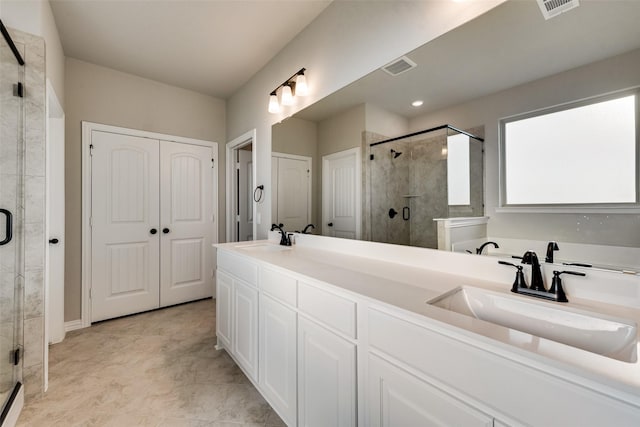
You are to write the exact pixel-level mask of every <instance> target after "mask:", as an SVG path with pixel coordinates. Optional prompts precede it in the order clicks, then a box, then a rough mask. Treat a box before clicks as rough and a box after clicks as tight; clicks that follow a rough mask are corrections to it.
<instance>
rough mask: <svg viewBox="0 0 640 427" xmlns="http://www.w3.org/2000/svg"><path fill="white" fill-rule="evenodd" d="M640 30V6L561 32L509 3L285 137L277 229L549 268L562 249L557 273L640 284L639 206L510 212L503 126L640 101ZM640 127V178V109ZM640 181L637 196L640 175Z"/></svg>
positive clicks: (543, 160)
mask: <svg viewBox="0 0 640 427" xmlns="http://www.w3.org/2000/svg"><path fill="white" fill-rule="evenodd" d="M639 18H640V2H633V1H612V2H611V1H589V2H582V3H581V4H580V6H579V7H577V8H575V9H573V10H571V11H569V12H567V13H564V14H562V15H560V16H557V17H555V18H552V19H549V20H545V19H544V17H543V16H542V14H541V12H540V9H539V7H538V5H537V3H536V2H535V1H533V0H530V1H515V0H512V1H507V2H505V3H503V4H501V5H500V6H498V7H496V8H495V9H492V10H491V11H489V12H487V13H486V14H484V15H482V16H480V17H478V18H476V19H474V20H473V21H470V22H468V23H467V24H465V25H463V26H461V27H458V28H456V29H454V30H452V31H451V32H449V33H447V34H445V35H443V36H441V37H439V38H438V39H436V40H434V41H432V42H429V43H427V44H425V45H424V46H422V47H420V48H418V49H416V50H415V51H412V52H408V53H407V54H406V56H405V57H404V59H403V62H404V63H403V64H400V65H404V66H407V67H408V68H409V69H408V70H406V71H403V72H400V73H397V74H396V75H392V74H393V73H392V74H390V73H388V72H387V71H385V70H384V69H380V70H377V71H375V72H373V73H371V74H369V75H368V76H366V77H364V78H362V79H360V80H358V81H356V82H354V83H352V84H351V85H349V86H347V87H345V88H343V89H342V90H340V91H338V92H336V93H334V94H332V95H330V96H328V97H326V98H324V99H322V100H320V101H319V102H317V103H315V104H313V105H311V106H309V107H308V108H306V109H304V110H302V111H300V112H298V113H297V114H295V115H294V116H292V117H290V118H287V119H285V120H284V121H282V122H281V123H278V124H276V125H274V126H273V128H272V149H273V157H272V165H273V168H272V172H273V173H272V176H273V179H272V185H273V190H274V193H273V194H274V197H273V204H272V218H273V222H281V223H283V224H284V227H285V228H286V229H288V230H292V231H296V230H298V231H302V229H303V228H304V227H305V225H306V224H308V223H312V224H314V225H315V229H314V230H312V231H313V232H315V233H316V234H323V235H332V236H338V237H346V238H360V239H367V240H375V241H385V242H389V243H396V244H414V245H418V246H425V247H432V248H440V249H446V250H454V251H459V252H467V251H468V252H472V253H473V254H476V252H477V249H480V247H481V246H482V243H484V242H487V241H490V240H491V241H495V242H496V243H498V246H499V247H497V248H496V247H494V245H490V246H487V247H485V248H484V251H483V254H485V255H487V254H488V255H500V256H508V255H522V253H523V252H524V251H525V250H527V249H534V250H536V251H538V252H542V255H541V256H542V257H543V258H544V251H545V250H546V248H547V246H548V242H550V241H556V242H558V248H559V249H558V250H556V251H554V253H553V254H552V255H555V258H554V262H568V263H580V264H585V265H592V266H593V267H596V268H597V267H603V268H613V269H618V270H628V271H636V272H637V271H640V210H638V208H637V205H636V206H626V207H616V206H573V207H572V206H562V207H554V206H551V207H549V206H510V205H506V204H504V205H503V202H502V201H501V197H500V194H501V187H500V186H501V182H500V179H501V178H500V170H501V160H500V153H501V149H500V144H501V143H500V138H501V130H500V123H501V121H502V120H504V119H505V118H509V117H513V116H518V115H525V114H528V113H533V112H535V111H538V110H544V109H549V108H553V107H558V106H561V105H564V104H568V103H574V102H581V101H584V100H588V99H590V98H595V97H599V96H607V95H610V94H614V93H616V92H620V91H627V93H628V92H629V91H631V93H637V90H636V91H635V92H634V89H635V88H638V87H640V26H639V25H637V22H638V19H639ZM413 64H415V66H413ZM417 101H421V102H417ZM635 116H636V129H635V138H636V146H635V152H634V153H633V155H634V156H635V162H636V165H637V164H638V157H639V154H638V142H637V141H638V138H639V136H638V125H637V123H638V119H637V117H638V116H639V112H638V102H637V101H636V105H635ZM597 120H602V121H606V120H608V119H607V117H601V118H599V119H597ZM444 125H450V127H446V126H444ZM451 128H455V129H454V130H452V129H451ZM432 129H436V130H434V131H431V130H432ZM425 130H429V132H423V131H425ZM460 131H463V132H460ZM467 134H470V135H471V136H472V137H473V138H470V137H468V135H467ZM613 134H614V132H612V135H613ZM404 135H412V136H409V137H403V136H404ZM456 138H457V139H456ZM388 139H394V142H391V143H388V144H386V143H385V144H380V145H374V144H376V143H377V142H381V141H384V140H388ZM460 139H463V140H464V141H465V142H463V143H462V144H461V143H460ZM454 141H457V142H454ZM612 143H613V141H612ZM542 147H544V144H542V143H540V144H538V143H537V142H536V141H532V142H530V147H526V150H530V152H531V159H535V161H536V162H537V164H536V165H535V166H536V167H537V168H539V169H540V170H544V169H545V168H546V165H547V162H551V159H549V158H548V156H547V157H545V155H546V154H545V151H544V150H543V149H542ZM456 158H457V159H458V160H457V161H454V160H452V159H456ZM460 159H462V162H461V161H460ZM555 163H556V164H557V163H558V162H555ZM556 173H557V172H556ZM559 178H560V176H559ZM627 179H628V178H627ZM631 179H635V183H634V185H633V186H634V187H635V189H636V192H637V191H638V188H639V187H640V182H639V181H638V179H639V178H638V173H637V172H636V173H635V177H633V178H631ZM551 181H552V184H551V185H549V184H548V183H547V184H545V185H546V186H547V187H548V188H546V189H545V191H548V192H550V193H553V192H554V184H553V179H552V180H551ZM558 182H559V183H561V182H562V180H561V179H558ZM351 183H354V185H352V186H350V185H351ZM416 185H418V187H416ZM558 185H561V184H558ZM332 192H338V193H340V192H341V193H340V194H343V196H342V197H336V196H335V195H334V196H331V193H332ZM427 211H429V212H427ZM336 213H339V215H338V214H336ZM438 220H441V221H438ZM344 230H346V231H344Z"/></svg>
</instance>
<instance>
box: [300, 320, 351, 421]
mask: <svg viewBox="0 0 640 427" xmlns="http://www.w3.org/2000/svg"><path fill="white" fill-rule="evenodd" d="M298 416H299V418H298V419H299V425H300V426H305V427H314V426H317V427H322V426H335V427H346V426H355V425H356V345H355V344H353V343H351V342H349V341H347V340H346V339H344V338H341V337H339V336H338V335H336V334H334V333H333V332H330V331H329V330H327V329H325V328H323V327H322V326H319V325H317V324H316V323H314V322H312V321H310V320H307V319H305V318H300V319H299V326H298Z"/></svg>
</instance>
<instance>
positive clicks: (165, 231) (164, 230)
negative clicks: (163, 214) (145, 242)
mask: <svg viewBox="0 0 640 427" xmlns="http://www.w3.org/2000/svg"><path fill="white" fill-rule="evenodd" d="M170 231H171V230H169V229H168V228H166V227H165V228H163V229H162V232H163V233H164V234H167V233H168V232H170Z"/></svg>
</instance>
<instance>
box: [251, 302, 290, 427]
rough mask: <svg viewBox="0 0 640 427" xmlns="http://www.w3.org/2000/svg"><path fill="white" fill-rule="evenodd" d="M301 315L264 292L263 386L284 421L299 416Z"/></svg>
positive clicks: (262, 326) (262, 316) (261, 384)
mask: <svg viewBox="0 0 640 427" xmlns="http://www.w3.org/2000/svg"><path fill="white" fill-rule="evenodd" d="M296 339H297V314H296V312H295V310H294V309H292V308H290V307H287V306H286V305H285V304H283V303H282V302H281V301H278V300H277V299H275V298H272V297H270V296H269V295H268V294H265V293H263V294H261V295H260V383H259V384H260V388H261V389H262V392H263V393H264V396H265V398H266V399H267V400H268V401H269V403H271V405H272V406H273V407H274V409H275V410H276V411H277V412H278V414H279V415H280V417H281V418H282V419H283V421H284V422H285V423H286V424H287V425H290V426H293V425H295V424H296V417H297V360H296Z"/></svg>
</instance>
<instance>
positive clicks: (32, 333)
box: [9, 29, 46, 400]
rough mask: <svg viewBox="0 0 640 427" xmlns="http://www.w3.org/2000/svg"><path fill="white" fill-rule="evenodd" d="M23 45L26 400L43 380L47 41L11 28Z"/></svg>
mask: <svg viewBox="0 0 640 427" xmlns="http://www.w3.org/2000/svg"><path fill="white" fill-rule="evenodd" d="M9 32H10V34H11V37H12V38H13V40H14V41H15V42H16V44H18V45H21V47H23V51H22V52H21V53H22V56H23V58H24V60H25V69H24V75H25V76H24V86H25V97H24V99H23V102H24V111H25V113H24V136H25V152H24V159H25V163H24V171H25V174H24V193H23V194H24V197H23V203H24V265H25V268H24V271H25V276H24V358H23V360H22V363H23V382H24V386H25V398H26V399H27V400H30V399H33V398H36V397H39V396H40V395H41V394H42V392H43V386H44V381H43V380H44V256H45V255H44V254H45V172H46V171H45V166H46V161H45V126H46V109H45V105H46V94H45V87H46V86H45V76H46V74H45V45H44V40H43V39H42V38H40V37H36V36H33V35H30V34H27V33H23V32H21V31H17V30H12V29H9Z"/></svg>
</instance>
